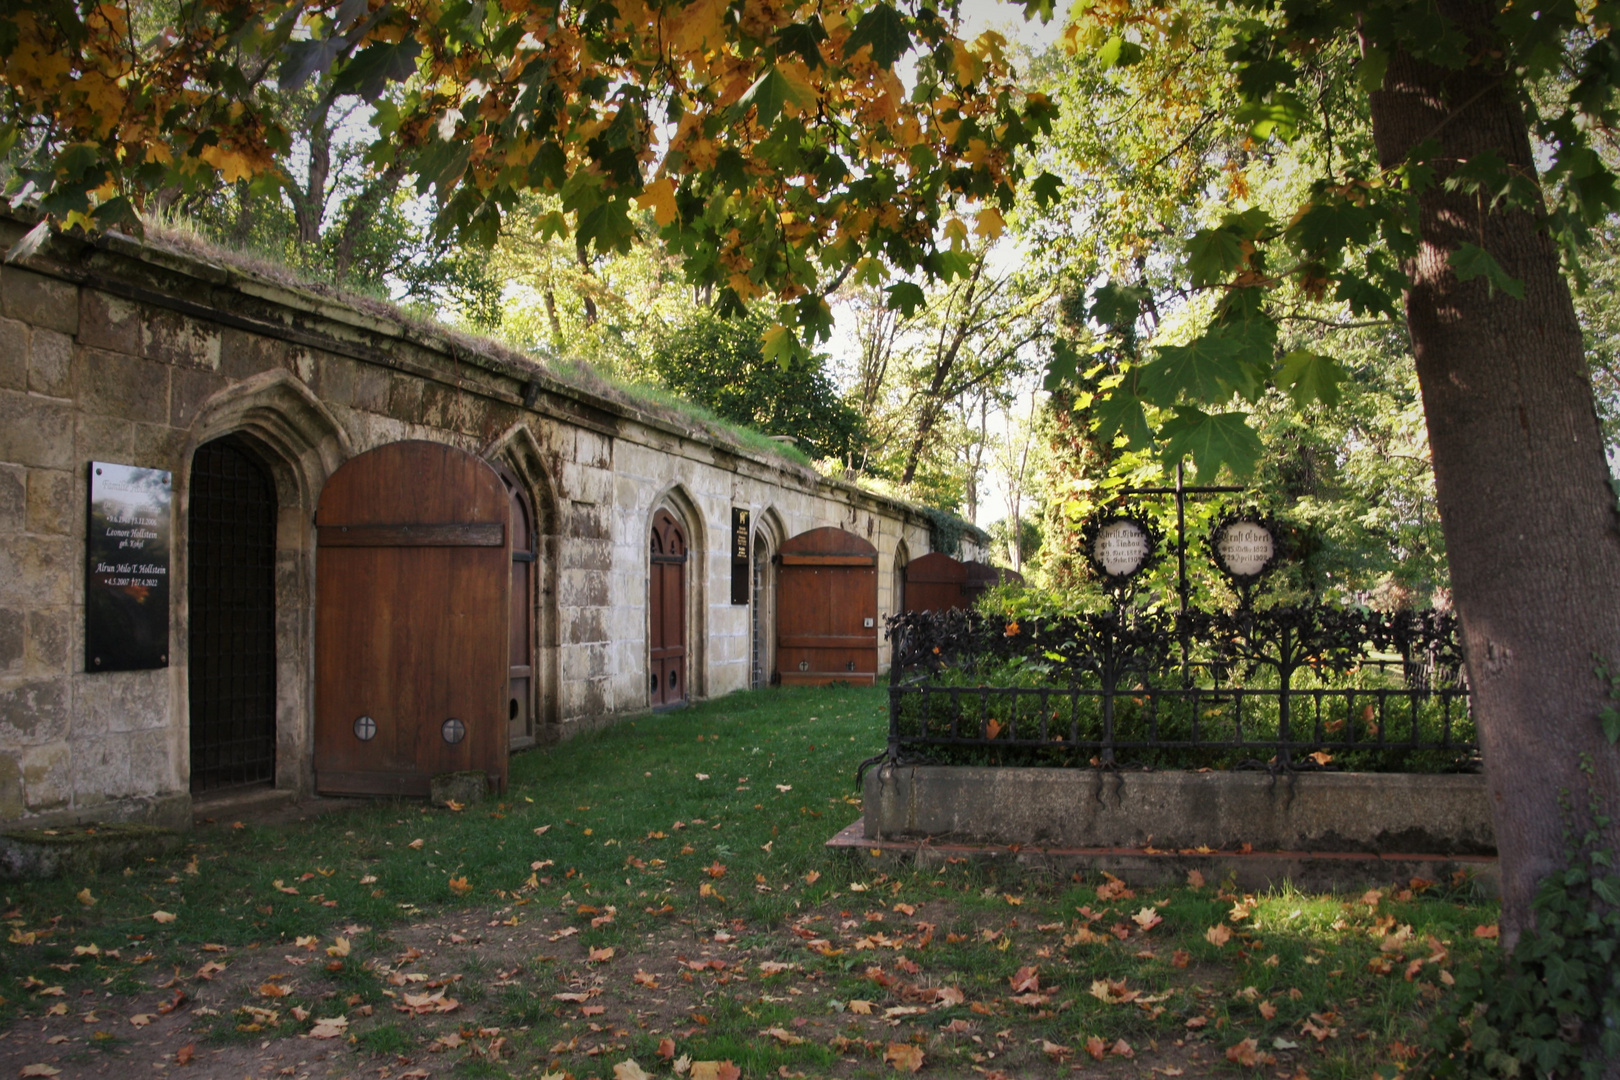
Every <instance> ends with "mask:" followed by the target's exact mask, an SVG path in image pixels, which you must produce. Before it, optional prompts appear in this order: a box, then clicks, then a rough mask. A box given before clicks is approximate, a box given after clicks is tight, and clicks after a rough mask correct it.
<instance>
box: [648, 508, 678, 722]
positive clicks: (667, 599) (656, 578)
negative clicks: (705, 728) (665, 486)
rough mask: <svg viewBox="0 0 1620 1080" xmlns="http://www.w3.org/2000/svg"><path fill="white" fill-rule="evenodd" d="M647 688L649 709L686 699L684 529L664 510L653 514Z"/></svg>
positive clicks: (672, 704)
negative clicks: (649, 646)
mask: <svg viewBox="0 0 1620 1080" xmlns="http://www.w3.org/2000/svg"><path fill="white" fill-rule="evenodd" d="M650 547H651V551H650V556H651V581H650V582H649V584H648V605H649V607H650V608H651V618H650V619H649V624H648V631H649V641H650V644H651V648H650V649H649V652H648V676H647V686H648V692H649V695H650V698H651V703H652V706H653V708H655V709H659V708H669V707H671V706H674V705H679V704H681V703H683V702H684V701H685V700H686V555H687V551H686V530H685V529H684V528H682V527H681V523H680V522H679V521H676V520H675V516H674V515H673V514H671V513H670V512H669V511H668V510H660V511H658V513H656V514H654V515H653V525H652V541H651V544H650Z"/></svg>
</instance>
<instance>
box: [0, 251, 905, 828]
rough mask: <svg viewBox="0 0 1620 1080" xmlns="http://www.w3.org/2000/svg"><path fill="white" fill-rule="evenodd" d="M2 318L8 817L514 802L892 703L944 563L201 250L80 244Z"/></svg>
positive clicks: (486, 348)
mask: <svg viewBox="0 0 1620 1080" xmlns="http://www.w3.org/2000/svg"><path fill="white" fill-rule="evenodd" d="M25 228H26V226H25V225H23V224H22V223H19V222H16V221H11V220H6V219H0V245H5V246H9V245H11V244H12V243H13V242H15V241H16V240H17V239H18V238H19V237H20V236H21V235H22V233H23V231H24V230H25ZM0 315H3V318H0V822H5V823H11V824H53V823H72V822H90V821H147V822H154V823H160V824H181V823H185V822H187V821H189V816H190V813H191V809H192V799H193V796H201V795H206V794H207V793H208V792H211V791H217V790H224V789H231V788H235V787H240V786H243V785H253V784H260V785H273V786H274V787H277V788H281V789H284V790H288V791H291V792H294V793H299V794H303V793H311V792H317V791H320V792H332V793H362V794H365V793H369V794H399V795H416V794H423V793H425V792H426V790H427V781H428V778H429V777H430V776H431V775H433V774H435V773H438V772H443V771H454V770H465V769H482V770H484V771H486V772H487V773H488V774H489V775H490V777H491V778H492V780H494V781H495V782H496V783H497V784H500V783H503V782H504V777H505V772H506V759H507V755H508V753H509V752H510V751H511V750H513V749H517V748H521V747H524V746H529V745H533V744H534V743H536V742H544V741H549V740H554V739H558V738H564V737H567V735H569V734H570V733H572V732H574V731H577V730H581V729H583V728H585V727H587V726H590V725H593V724H598V723H602V722H605V721H608V720H610V719H612V718H616V717H622V716H625V715H630V714H636V713H645V712H647V711H649V710H655V709H659V708H664V707H670V706H674V705H678V704H680V703H682V702H684V701H687V700H692V699H701V698H708V697H714V696H717V695H721V694H726V693H729V692H731V691H734V690H740V689H745V688H748V687H760V686H764V685H767V684H769V683H772V682H776V681H780V682H785V683H794V682H826V681H832V680H835V679H845V680H850V681H854V682H862V681H872V680H874V679H875V678H876V677H877V675H878V674H879V673H880V671H882V670H883V669H884V667H885V665H886V650H885V649H884V648H883V647H881V643H880V634H881V630H882V626H883V619H884V617H885V616H887V615H888V614H889V613H891V612H893V611H894V610H896V608H897V606H898V604H899V603H900V593H901V590H902V588H903V586H902V584H901V582H902V580H903V578H902V573H903V567H904V566H905V564H906V563H907V562H908V561H909V560H910V559H911V557H912V556H914V555H922V554H924V553H927V552H929V551H930V550H931V547H932V542H931V531H930V519H929V518H928V517H927V516H925V515H924V514H922V513H920V512H919V511H917V510H916V509H915V508H912V507H910V506H907V505H905V504H903V503H899V502H896V501H893V500H889V499H884V498H881V497H878V496H875V495H873V494H871V493H868V492H865V491H862V490H859V489H857V488H855V487H854V486H852V485H849V484H845V483H842V482H840V481H836V480H832V479H828V478H826V477H822V476H819V475H817V474H816V472H815V471H814V470H812V469H810V468H807V467H805V466H803V465H800V464H796V463H795V462H793V461H791V460H789V459H788V458H787V457H783V456H780V455H778V454H775V453H772V452H770V451H769V450H765V449H760V448H757V447H750V446H746V445H743V444H742V443H741V442H739V441H738V440H737V439H735V438H734V437H732V436H731V435H730V434H728V433H727V432H725V431H721V430H715V429H711V428H708V427H706V426H704V425H702V424H701V423H698V422H695V421H690V420H687V419H685V418H683V417H682V416H681V415H679V414H677V413H673V412H670V411H668V410H660V409H659V408H658V407H657V406H653V405H648V404H645V403H641V402H638V401H637V400H636V399H634V398H633V397H631V396H629V395H626V394H624V393H621V392H618V391H616V390H615V389H614V388H612V387H609V386H607V385H606V384H603V383H601V382H600V381H596V380H593V378H592V377H591V376H590V375H589V373H588V372H574V371H572V370H563V369H560V368H557V369H554V368H552V367H548V366H547V365H543V364H541V363H538V362H536V361H533V360H531V359H529V358H526V357H523V356H519V355H514V354H510V353H507V352H504V351H503V350H501V349H500V348H499V347H497V346H493V345H490V344H488V343H483V342H478V341H474V340H472V339H468V338H463V337H461V336H459V335H456V334H454V333H452V332H450V331H446V330H444V329H442V328H437V327H432V326H425V325H419V324H416V323H413V322H411V321H409V320H407V319H405V318H402V317H400V316H399V315H397V313H394V312H393V311H392V310H391V309H388V308H386V307H384V306H382V305H376V306H374V307H373V306H370V305H367V304H365V303H364V302H351V301H344V300H339V299H335V298H334V297H332V296H329V295H325V294H324V293H322V292H321V291H318V290H314V289H312V288H309V287H306V286H302V285H300V284H299V283H297V282H295V281H290V280H284V279H282V278H281V277H280V276H279V275H277V274H276V273H274V272H266V271H262V270H255V269H252V268H248V267H244V266H242V265H240V264H238V263H237V262H235V261H234V260H230V259H227V258H225V257H215V256H212V255H210V254H209V253H207V252H201V253H199V252H196V251H184V250H180V249H179V248H176V247H174V246H163V245H159V244H155V243H145V242H137V241H135V240H131V239H129V238H125V237H120V236H116V235H114V236H108V237H104V238H101V239H99V240H97V241H96V242H94V243H90V242H85V241H82V240H76V239H72V238H57V239H55V240H53V241H51V242H50V243H49V244H48V245H46V247H45V248H43V249H42V250H41V251H40V252H38V253H37V254H35V255H33V256H32V257H30V258H28V259H26V260H24V261H23V262H22V263H21V264H20V265H8V266H5V267H4V268H3V269H0Z"/></svg>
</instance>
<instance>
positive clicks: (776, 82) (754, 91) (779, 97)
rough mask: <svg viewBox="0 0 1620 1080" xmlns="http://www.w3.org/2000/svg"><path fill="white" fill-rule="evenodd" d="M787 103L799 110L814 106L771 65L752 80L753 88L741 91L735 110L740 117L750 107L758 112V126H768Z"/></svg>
mask: <svg viewBox="0 0 1620 1080" xmlns="http://www.w3.org/2000/svg"><path fill="white" fill-rule="evenodd" d="M789 101H791V102H793V104H795V105H798V106H799V107H801V108H805V107H808V106H810V105H813V104H814V102H813V101H810V100H807V98H806V96H805V94H804V92H803V91H801V90H800V89H799V88H798V87H796V86H794V85H793V83H792V82H790V81H788V80H787V79H786V78H784V77H783V76H782V73H781V72H780V71H778V70H777V69H776V67H775V65H772V66H771V67H770V68H768V69H766V72H765V74H763V75H761V76H760V77H759V78H758V79H756V80H754V85H753V86H750V87H749V88H748V89H747V90H745V91H743V96H742V97H740V98H738V99H737V110H738V114H739V115H741V114H742V113H745V112H747V111H748V107H749V106H750V105H752V106H754V107H755V108H757V109H758V110H759V114H758V122H759V124H760V125H761V126H769V125H770V123H771V122H772V121H774V120H775V119H776V118H777V117H778V116H780V115H781V114H782V106H783V105H785V104H786V103H787V102H789Z"/></svg>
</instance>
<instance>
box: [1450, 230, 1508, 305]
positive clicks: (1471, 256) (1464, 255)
mask: <svg viewBox="0 0 1620 1080" xmlns="http://www.w3.org/2000/svg"><path fill="white" fill-rule="evenodd" d="M1446 261H1447V262H1448V263H1450V264H1451V269H1452V270H1453V271H1454V272H1455V273H1456V275H1457V280H1458V281H1473V280H1474V279H1475V278H1477V277H1483V278H1484V279H1485V283H1486V286H1487V289H1488V291H1489V293H1490V295H1492V296H1495V295H1496V292H1497V290H1498V289H1500V290H1501V291H1502V292H1505V293H1507V294H1508V295H1509V296H1511V297H1513V299H1515V300H1523V299H1524V282H1522V281H1520V280H1519V279H1518V278H1516V277H1510V276H1509V275H1508V272H1507V271H1506V270H1503V269H1502V264H1501V263H1499V262H1497V261H1496V257H1495V256H1494V255H1492V254H1491V253H1490V252H1488V251H1486V250H1485V249H1484V248H1482V247H1480V246H1479V245H1478V244H1463V245H1461V246H1460V247H1458V248H1457V250H1456V251H1453V252H1452V253H1451V257H1450V258H1448V259H1447V260H1446Z"/></svg>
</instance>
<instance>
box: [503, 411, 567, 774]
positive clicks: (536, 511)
mask: <svg viewBox="0 0 1620 1080" xmlns="http://www.w3.org/2000/svg"><path fill="white" fill-rule="evenodd" d="M484 459H485V460H486V461H488V462H490V463H491V464H492V465H494V466H495V471H496V472H497V473H498V474H499V475H500V477H501V480H502V482H503V483H505V484H506V486H507V489H508V492H509V493H510V495H511V497H512V625H511V627H510V631H511V633H510V638H511V640H510V643H509V644H510V648H511V652H512V656H511V670H510V679H509V690H510V693H509V695H508V717H507V719H508V721H509V723H510V731H509V736H510V744H511V746H512V747H513V748H522V747H524V746H531V745H534V744H535V743H537V742H546V741H550V736H551V725H554V724H556V723H557V702H558V689H557V679H558V666H557V665H558V660H557V602H556V601H557V567H558V563H559V559H558V539H557V525H556V523H557V505H556V498H555V490H556V488H555V485H554V483H553V481H552V477H551V474H550V471H549V470H548V469H547V468H546V463H545V456H544V453H543V451H542V450H541V447H540V442H539V440H538V439H536V438H535V437H534V432H533V431H532V430H530V428H529V426H528V425H527V424H524V423H521V422H520V423H516V424H513V425H512V426H511V427H509V428H507V429H506V430H505V431H504V432H502V433H501V434H500V435H499V436H498V437H497V438H495V439H493V440H492V441H491V442H490V443H489V445H487V446H486V447H485V448H484Z"/></svg>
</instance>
